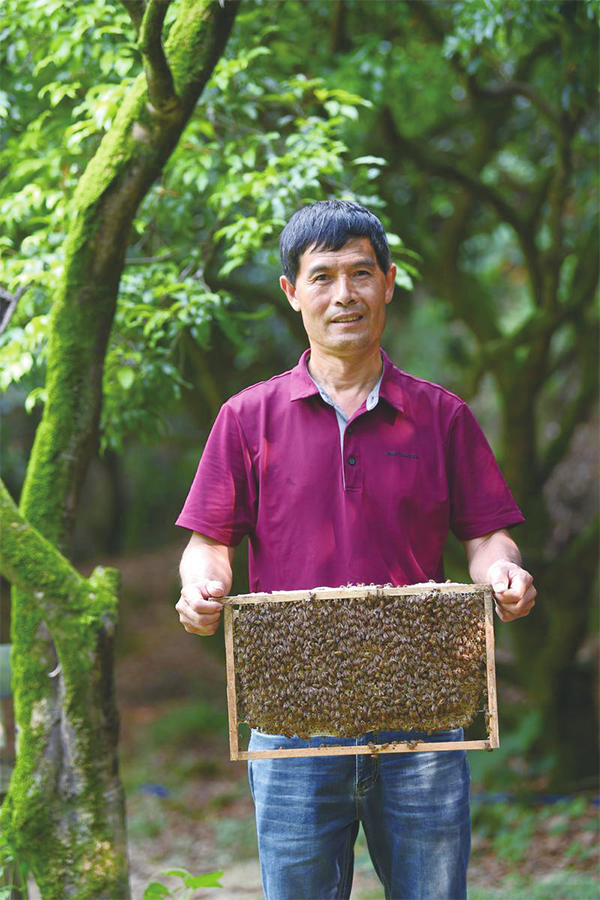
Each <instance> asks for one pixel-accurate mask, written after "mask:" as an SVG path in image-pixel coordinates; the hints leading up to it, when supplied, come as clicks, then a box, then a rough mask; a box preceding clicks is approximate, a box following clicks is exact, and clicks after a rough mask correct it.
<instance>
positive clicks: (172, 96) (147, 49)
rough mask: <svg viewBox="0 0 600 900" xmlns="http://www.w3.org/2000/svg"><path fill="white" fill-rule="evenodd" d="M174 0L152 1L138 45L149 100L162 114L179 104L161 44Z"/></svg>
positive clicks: (147, 10) (150, 1)
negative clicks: (142, 58)
mask: <svg viewBox="0 0 600 900" xmlns="http://www.w3.org/2000/svg"><path fill="white" fill-rule="evenodd" d="M170 2H171V0H149V3H148V5H147V7H146V11H145V13H144V18H143V20H142V23H141V25H140V37H139V41H138V43H139V47H140V50H141V52H142V55H143V57H144V68H145V70H146V80H147V82H148V95H149V97H150V103H151V104H152V106H153V107H154V109H155V110H156V112H157V113H158V114H159V115H166V114H168V113H170V112H173V111H174V110H176V109H178V108H179V106H180V100H179V97H178V96H177V94H176V93H175V85H174V84H173V75H172V74H171V70H170V68H169V63H168V62H167V57H166V56H165V51H164V49H163V45H162V29H163V24H164V21H165V16H166V15H167V10H168V9H169V5H170Z"/></svg>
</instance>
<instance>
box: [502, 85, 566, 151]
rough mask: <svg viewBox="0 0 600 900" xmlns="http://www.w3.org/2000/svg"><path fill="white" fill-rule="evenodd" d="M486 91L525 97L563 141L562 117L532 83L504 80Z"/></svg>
mask: <svg viewBox="0 0 600 900" xmlns="http://www.w3.org/2000/svg"><path fill="white" fill-rule="evenodd" d="M484 93H485V96H486V97H525V98H526V99H527V100H529V101H530V103H532V104H533V105H534V106H535V107H536V108H537V109H538V110H539V111H540V112H541V114H542V115H543V117H544V118H545V119H546V121H547V122H548V125H549V126H550V128H551V130H552V131H553V132H554V134H555V137H556V139H557V141H558V142H559V143H560V142H561V141H562V136H563V124H562V122H561V119H560V117H559V116H558V115H557V114H556V112H555V111H554V110H553V109H552V107H551V106H550V104H549V103H547V102H546V100H544V98H543V97H542V96H541V95H540V94H538V92H537V91H536V90H535V88H533V87H532V86H531V85H530V84H527V83H526V82H523V81H504V82H501V83H499V84H494V85H492V86H491V87H488V88H486V89H485V92H484Z"/></svg>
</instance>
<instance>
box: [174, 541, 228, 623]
mask: <svg viewBox="0 0 600 900" xmlns="http://www.w3.org/2000/svg"><path fill="white" fill-rule="evenodd" d="M233 552H234V551H233V547H228V546H227V545H226V544H219V542H218V541H215V540H213V538H210V537H207V536H206V535H204V534H198V533H197V532H194V533H193V534H192V536H191V538H190V542H189V544H188V545H187V547H186V548H185V550H184V551H183V556H182V558H181V565H180V566H179V573H180V575H181V585H182V587H181V596H180V598H179V601H178V602H177V604H176V605H175V609H176V610H177V612H178V613H179V621H180V622H181V624H182V625H183V627H184V628H185V630H186V631H189V632H190V634H201V635H209V634H214V633H215V631H216V630H217V628H218V626H219V619H220V617H221V610H222V609H223V606H222V604H221V603H219V602H218V601H216V600H213V599H211V598H213V597H224V596H225V595H226V594H227V593H228V592H229V590H230V589H231V578H232V572H231V563H232V560H233Z"/></svg>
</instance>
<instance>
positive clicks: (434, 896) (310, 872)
mask: <svg viewBox="0 0 600 900" xmlns="http://www.w3.org/2000/svg"><path fill="white" fill-rule="evenodd" d="M416 739H418V740H429V741H433V740H446V741H448V740H455V741H459V740H462V739H463V732H462V729H461V728H458V729H456V730H454V731H445V732H439V733H438V734H436V735H421V734H418V733H416V732H403V731H385V732H384V731H380V732H375V733H373V732H370V733H368V734H365V735H362V736H361V737H360V738H356V739H344V740H342V739H340V738H331V737H316V738H312V740H310V741H305V740H300V739H299V738H285V737H283V736H282V735H271V734H263V733H261V732H259V731H253V732H252V736H251V739H250V745H249V749H250V750H267V749H278V748H279V747H281V746H283V747H285V748H286V749H287V748H288V747H309V746H315V747H318V746H320V745H321V744H329V743H331V744H347V745H356V744H359V745H360V744H367V743H369V742H370V741H374V742H375V743H387V742H389V741H394V740H416ZM248 772H249V779H250V789H251V791H252V796H253V798H254V804H255V808H256V824H257V833H258V850H259V855H260V866H261V873H262V881H263V888H264V892H265V897H266V900H347V898H348V897H349V896H350V890H351V888H352V875H353V868H354V842H355V840H356V835H357V833H358V827H359V822H362V824H363V829H364V832H365V836H366V839H367V845H368V848H369V853H370V855H371V859H372V861H373V865H374V867H375V871H376V872H377V874H378V875H379V878H380V879H381V882H382V883H383V885H384V888H385V896H386V898H387V900H464V898H465V897H466V890H467V888H466V883H467V866H468V863H469V854H470V849H471V834H470V815H469V782H470V776H469V766H468V763H467V754H466V752H465V751H464V750H451V751H436V752H432V753H427V752H413V753H384V754H380V755H378V756H371V755H370V754H365V755H359V756H308V757H301V758H297V759H296V758H290V759H285V758H283V759H281V758H280V759H256V760H249V763H248Z"/></svg>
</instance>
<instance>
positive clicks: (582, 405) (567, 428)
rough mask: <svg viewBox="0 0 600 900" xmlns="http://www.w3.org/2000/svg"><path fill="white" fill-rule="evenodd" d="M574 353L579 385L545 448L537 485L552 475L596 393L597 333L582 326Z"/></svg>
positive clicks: (585, 416) (542, 483)
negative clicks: (579, 361) (578, 361)
mask: <svg viewBox="0 0 600 900" xmlns="http://www.w3.org/2000/svg"><path fill="white" fill-rule="evenodd" d="M578 338H579V340H578V341H577V345H578V350H579V352H578V353H577V356H578V357H579V359H580V360H581V369H582V372H581V387H580V389H579V393H578V394H577V396H576V397H575V399H574V400H573V401H572V403H571V405H570V406H569V408H568V409H567V411H566V413H564V414H563V415H562V416H561V429H560V434H559V435H558V436H557V437H556V438H555V439H554V440H553V441H552V442H551V444H550V445H549V447H548V449H547V450H546V452H545V454H544V457H543V459H542V461H541V465H540V468H539V481H538V484H539V488H540V489H541V488H542V487H543V486H544V484H545V483H546V481H547V480H548V479H549V478H550V476H551V475H552V472H553V471H554V469H555V467H556V466H557V465H558V463H559V462H560V461H561V460H562V459H563V458H564V456H565V454H566V453H567V451H568V449H569V445H570V443H571V439H572V437H573V434H574V432H575V429H576V428H577V426H578V425H581V423H582V422H585V421H586V419H587V417H588V416H589V413H590V407H591V405H592V403H593V402H594V400H595V399H596V398H597V396H598V373H597V361H596V334H595V331H593V330H592V329H589V328H588V329H587V330H586V329H585V328H584V329H583V330H582V331H581V332H579V334H578Z"/></svg>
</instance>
